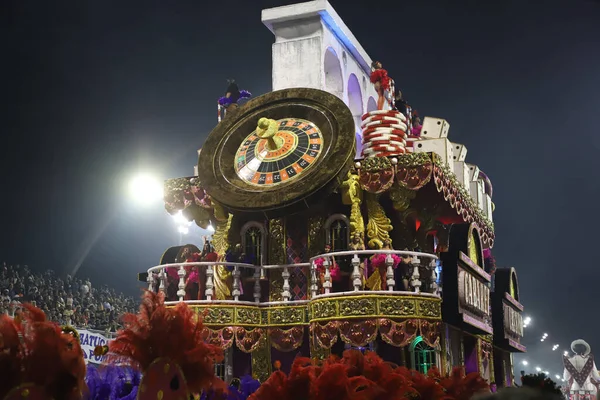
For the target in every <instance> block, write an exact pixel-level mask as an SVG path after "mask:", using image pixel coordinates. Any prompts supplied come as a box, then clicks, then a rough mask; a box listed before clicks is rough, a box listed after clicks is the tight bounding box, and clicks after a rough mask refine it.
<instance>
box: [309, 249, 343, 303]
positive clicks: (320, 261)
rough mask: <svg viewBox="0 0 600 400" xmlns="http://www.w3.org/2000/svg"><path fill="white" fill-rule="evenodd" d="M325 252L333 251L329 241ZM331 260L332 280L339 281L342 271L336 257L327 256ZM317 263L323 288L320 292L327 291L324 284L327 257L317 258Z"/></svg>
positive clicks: (330, 271) (318, 276) (330, 274)
mask: <svg viewBox="0 0 600 400" xmlns="http://www.w3.org/2000/svg"><path fill="white" fill-rule="evenodd" d="M323 253H324V254H327V253H331V245H330V244H329V243H327V244H326V245H325V248H324V249H323ZM327 258H328V260H327V261H329V276H330V279H331V281H330V282H334V281H336V282H337V281H339V280H340V279H341V271H340V267H339V265H338V264H337V263H336V262H335V257H333V256H331V257H327ZM315 265H316V267H317V279H319V281H320V282H321V290H320V293H321V294H323V293H325V287H324V286H323V284H324V283H325V273H326V272H327V271H326V269H325V257H320V258H317V259H316V260H315Z"/></svg>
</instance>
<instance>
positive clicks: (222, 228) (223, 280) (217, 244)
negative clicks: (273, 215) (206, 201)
mask: <svg viewBox="0 0 600 400" xmlns="http://www.w3.org/2000/svg"><path fill="white" fill-rule="evenodd" d="M213 209H214V212H215V219H216V221H217V223H216V225H217V226H216V227H215V233H214V235H213V242H212V243H213V246H214V248H215V252H216V253H217V254H218V255H219V261H223V260H224V259H225V253H226V252H227V248H228V247H229V243H228V241H227V236H228V235H229V228H230V227H231V220H232V218H233V215H232V214H229V213H228V212H227V211H225V209H224V208H223V207H222V206H221V205H220V204H218V203H216V202H214V201H213ZM214 273H215V275H214V279H213V281H214V285H215V298H216V299H217V300H229V299H231V289H232V287H233V278H232V275H231V272H230V271H228V270H227V268H226V267H225V265H217V266H215V268H214Z"/></svg>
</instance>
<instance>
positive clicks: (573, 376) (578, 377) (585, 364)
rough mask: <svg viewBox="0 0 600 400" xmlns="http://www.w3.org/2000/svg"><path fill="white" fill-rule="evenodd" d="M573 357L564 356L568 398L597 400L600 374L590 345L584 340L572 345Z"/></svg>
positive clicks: (578, 340)
mask: <svg viewBox="0 0 600 400" xmlns="http://www.w3.org/2000/svg"><path fill="white" fill-rule="evenodd" d="M571 351H572V352H573V355H569V354H565V355H564V356H563V365H564V367H565V368H564V373H563V379H564V381H565V382H566V383H567V385H566V393H565V394H566V396H567V397H568V398H569V399H570V400H584V399H585V400H595V399H596V396H597V392H598V385H600V374H599V373H598V369H597V368H596V362H595V361H594V355H593V354H592V349H591V347H590V345H589V344H588V343H587V342H586V341H585V340H583V339H577V340H575V341H573V343H571Z"/></svg>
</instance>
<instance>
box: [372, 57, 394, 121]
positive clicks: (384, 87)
mask: <svg viewBox="0 0 600 400" xmlns="http://www.w3.org/2000/svg"><path fill="white" fill-rule="evenodd" d="M371 83H372V84H373V86H375V91H376V92H377V94H378V98H377V109H378V110H383V109H384V108H386V107H385V105H386V104H385V103H386V102H387V99H386V92H388V91H389V90H390V89H391V79H390V77H389V76H388V73H387V71H386V70H385V69H383V67H382V65H381V63H380V62H379V61H373V63H372V64H371Z"/></svg>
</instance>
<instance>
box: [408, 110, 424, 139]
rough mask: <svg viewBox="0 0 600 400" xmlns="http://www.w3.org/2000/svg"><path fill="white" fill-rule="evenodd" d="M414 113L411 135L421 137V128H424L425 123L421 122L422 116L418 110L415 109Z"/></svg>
mask: <svg viewBox="0 0 600 400" xmlns="http://www.w3.org/2000/svg"><path fill="white" fill-rule="evenodd" d="M412 114H413V115H412V123H411V130H410V135H411V136H413V137H421V130H422V129H423V124H422V123H421V117H419V114H418V113H417V111H413V113H412Z"/></svg>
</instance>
